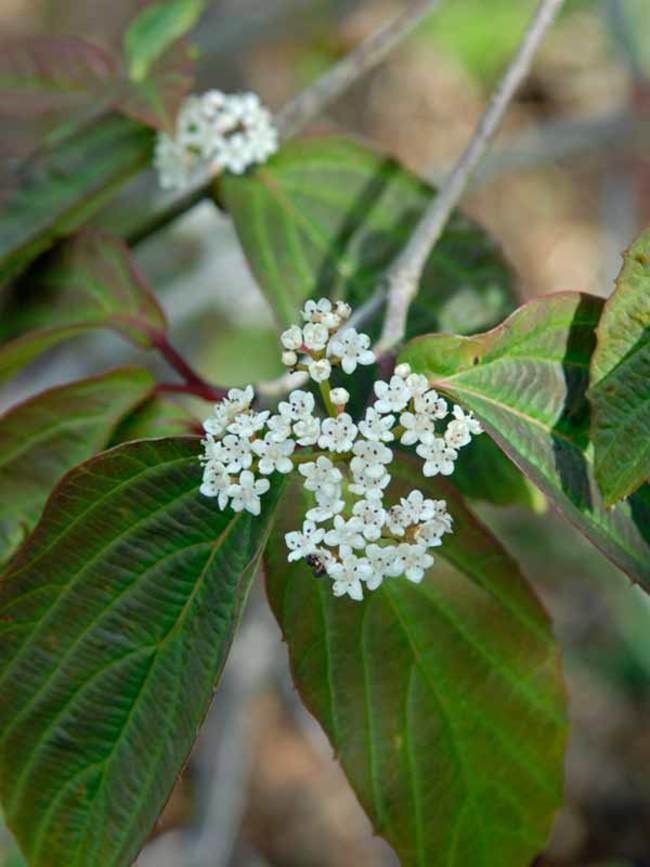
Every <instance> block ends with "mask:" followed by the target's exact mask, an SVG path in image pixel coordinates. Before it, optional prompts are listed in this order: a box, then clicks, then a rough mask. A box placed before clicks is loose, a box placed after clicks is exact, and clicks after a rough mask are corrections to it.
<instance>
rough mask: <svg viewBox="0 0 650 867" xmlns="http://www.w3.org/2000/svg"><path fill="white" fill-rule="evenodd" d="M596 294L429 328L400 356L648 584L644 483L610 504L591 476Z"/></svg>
mask: <svg viewBox="0 0 650 867" xmlns="http://www.w3.org/2000/svg"><path fill="white" fill-rule="evenodd" d="M601 313H602V300H601V299H599V298H595V297H593V296H589V295H581V294H578V293H571V292H567V293H558V294H556V295H551V296H547V297H545V298H540V299H538V300H536V301H532V302H530V303H529V304H526V305H524V306H523V307H521V308H520V309H519V310H518V311H517V312H516V313H514V314H513V315H512V316H510V317H509V318H508V319H507V320H506V321H505V322H504V323H503V324H502V325H500V326H499V327H498V328H495V329H493V330H492V331H489V332H487V333H486V334H479V335H476V336H475V337H455V336H449V335H444V334H434V335H430V336H428V337H421V338H418V339H416V340H413V341H412V342H411V343H410V344H409V345H407V347H406V349H405V350H404V352H403V353H402V355H401V356H400V359H401V360H403V361H408V362H409V363H410V364H411V365H412V366H413V369H414V370H417V371H419V372H423V373H426V374H427V375H428V376H429V378H430V379H431V381H432V383H433V384H434V385H435V386H436V388H439V389H440V390H441V391H443V392H444V393H445V394H447V395H449V396H450V397H452V398H453V399H454V400H456V401H458V402H459V403H461V404H463V405H464V406H466V407H468V408H469V409H472V410H474V412H475V413H476V414H477V416H478V417H479V418H480V419H481V421H482V422H483V424H484V425H485V428H486V429H487V431H488V433H489V434H491V436H492V437H493V438H494V439H495V440H496V442H497V443H498V445H499V446H501V448H502V449H503V450H504V451H505V452H506V454H508V455H509V456H510V457H511V458H512V460H513V461H514V462H515V463H516V464H517V465H518V466H519V467H520V469H521V470H523V472H525V473H526V475H528V476H529V477H530V478H531V479H532V480H533V482H534V483H535V484H536V485H538V486H539V487H540V488H541V490H542V491H543V492H544V493H545V494H547V495H548V497H549V498H550V499H551V500H552V501H553V502H554V503H555V504H556V505H557V506H558V508H559V509H560V511H561V512H562V513H563V514H564V515H565V516H566V517H567V518H568V519H569V520H570V521H572V522H573V523H574V524H575V525H576V526H577V527H578V528H579V529H580V530H581V531H582V532H583V533H584V534H585V535H586V536H587V537H588V538H589V539H591V541H592V542H593V543H594V544H595V545H597V546H598V547H599V548H600V549H601V550H602V551H603V553H604V554H606V555H607V556H608V557H609V558H610V559H611V560H612V561H613V562H614V563H616V565H617V566H619V567H620V568H621V569H623V570H624V571H625V572H628V573H629V574H630V575H631V576H632V577H633V578H635V579H636V580H637V581H639V582H640V583H641V584H642V585H643V586H644V587H645V588H646V589H650V489H649V487H648V486H645V487H644V488H643V489H641V490H640V491H639V492H637V493H636V494H635V495H634V496H633V497H632V498H630V500H629V501H628V502H626V503H623V504H621V505H619V506H617V507H616V508H614V509H611V510H608V509H606V508H605V506H604V505H603V502H602V498H601V495H600V492H599V490H598V486H597V484H596V482H595V479H594V474H593V454H592V448H591V445H590V442H589V429H590V425H589V404H588V402H587V399H586V390H587V385H588V378H589V360H590V358H591V354H592V352H593V349H594V344H595V340H596V327H597V325H598V321H599V319H600V315H601Z"/></svg>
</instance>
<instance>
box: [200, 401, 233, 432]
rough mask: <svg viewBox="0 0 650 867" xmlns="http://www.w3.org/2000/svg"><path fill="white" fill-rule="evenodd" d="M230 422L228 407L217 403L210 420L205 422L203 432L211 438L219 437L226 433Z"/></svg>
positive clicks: (207, 419)
mask: <svg viewBox="0 0 650 867" xmlns="http://www.w3.org/2000/svg"><path fill="white" fill-rule="evenodd" d="M228 421H229V416H228V407H227V406H226V405H225V403H223V402H222V403H217V404H216V405H215V407H214V410H213V412H212V415H211V416H210V418H206V420H205V421H204V422H203V430H204V431H205V432H206V433H207V434H210V435H211V436H215V437H218V436H220V435H221V434H222V433H223V432H224V431H225V429H226V425H227V424H228Z"/></svg>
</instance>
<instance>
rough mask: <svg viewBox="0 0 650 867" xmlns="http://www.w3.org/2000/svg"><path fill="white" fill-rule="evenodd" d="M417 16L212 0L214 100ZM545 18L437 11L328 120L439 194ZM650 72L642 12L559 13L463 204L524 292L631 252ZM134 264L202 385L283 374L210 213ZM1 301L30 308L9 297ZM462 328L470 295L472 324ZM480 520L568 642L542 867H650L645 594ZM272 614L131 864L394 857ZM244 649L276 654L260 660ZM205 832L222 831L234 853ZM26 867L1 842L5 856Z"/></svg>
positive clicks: (506, 525)
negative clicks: (305, 705)
mask: <svg viewBox="0 0 650 867" xmlns="http://www.w3.org/2000/svg"><path fill="white" fill-rule="evenodd" d="M403 5H404V3H400V2H398V0H358V2H356V0H213V2H211V3H210V5H209V8H208V10H207V11H206V13H205V14H204V15H203V17H202V18H201V21H200V24H199V26H198V28H197V29H196V30H195V31H194V33H193V41H194V43H195V44H196V45H197V47H198V51H199V57H198V85H197V89H199V90H200V89H206V88H208V87H210V86H216V87H219V88H222V89H224V90H234V89H244V88H251V89H255V90H257V91H258V92H259V93H260V94H261V96H262V98H263V99H264V100H265V101H266V102H267V103H268V104H269V105H270V106H271V107H272V108H274V109H275V108H278V107H279V106H281V105H282V104H283V102H284V101H285V100H286V99H287V98H288V97H289V96H291V95H292V94H294V93H295V92H297V91H298V90H299V89H301V88H302V87H304V86H305V85H306V84H307V83H309V82H310V81H311V80H312V79H314V78H315V77H316V76H318V74H320V73H321V72H322V71H323V70H324V69H326V68H327V67H328V66H330V65H331V64H332V63H333V62H334V61H335V60H336V59H337V58H339V57H340V56H342V55H343V54H345V53H346V52H347V51H348V50H349V49H350V48H351V47H352V46H353V45H355V44H356V43H357V42H358V41H359V40H360V39H362V38H363V37H364V36H366V35H367V34H368V33H370V32H372V31H373V30H374V29H375V28H376V27H377V26H379V25H380V24H381V23H382V21H383V20H385V19H386V18H388V17H390V16H392V15H394V14H395V12H396V11H397V10H398V9H399V8H400V7H402V6H403ZM533 6H534V0H442V2H441V5H440V8H439V10H438V11H437V12H435V13H434V14H432V16H431V17H430V19H429V20H428V21H426V22H425V23H424V24H423V25H422V26H421V27H420V28H419V29H418V31H417V32H416V33H415V34H414V35H413V36H412V37H411V38H410V39H409V40H408V41H407V42H405V43H404V44H403V46H401V48H400V49H399V50H398V51H396V52H395V53H394V54H393V55H392V56H391V58H390V59H389V60H388V61H387V62H385V63H384V64H382V65H381V66H380V67H379V68H378V69H377V70H375V71H373V72H372V73H371V74H369V75H368V76H366V77H365V78H364V79H363V80H362V81H361V82H359V83H358V84H357V85H355V86H354V87H353V88H352V90H351V91H350V92H349V94H348V95H347V96H346V97H345V98H344V99H342V100H341V101H339V102H338V103H337V104H336V105H335V106H334V107H332V109H331V110H330V111H329V112H328V113H327V115H326V116H325V117H323V118H321V119H320V120H319V121H318V123H317V124H315V125H314V130H315V131H318V132H327V131H330V132H339V133H340V132H343V133H346V134H351V135H354V136H360V137H363V138H365V139H368V140H370V141H372V142H375V143H376V144H377V145H378V146H379V147H381V148H383V149H385V150H387V151H388V152H390V153H392V154H394V155H396V156H397V157H398V158H399V159H401V160H402V161H403V162H404V163H405V164H406V165H408V166H409V167H411V168H413V169H414V170H415V171H417V172H418V173H419V174H420V175H421V176H423V177H425V178H428V179H430V180H433V181H435V180H436V179H437V178H440V177H441V176H443V175H444V171H445V169H446V167H447V166H449V164H450V163H451V162H452V161H453V160H454V158H455V157H456V155H457V154H458V153H459V151H460V149H461V148H462V146H463V145H464V143H465V142H466V140H467V138H468V136H469V134H470V133H471V130H472V128H473V126H474V124H475V123H476V120H477V118H478V116H479V114H480V111H481V109H482V107H483V105H484V102H485V99H486V98H487V96H488V95H489V93H490V88H491V87H492V86H493V85H494V82H495V80H496V79H497V77H498V75H499V73H500V72H501V71H502V70H503V68H504V66H505V64H506V63H507V61H508V58H509V56H510V55H511V53H512V51H513V50H514V48H515V46H516V45H517V43H518V40H519V39H520V37H521V34H522V31H523V28H524V26H525V23H526V21H527V19H528V17H529V15H530V12H531V9H532V8H533ZM137 7H138V3H137V0H112V2H111V3H110V4H109V3H106V2H104V0H3V2H2V4H0V26H1V27H2V29H3V31H4V33H6V34H7V35H19V34H22V33H30V34H31V33H42V34H53V33H58V34H75V35H78V36H83V37H85V38H88V39H91V40H94V41H96V42H98V43H99V44H101V45H102V46H104V47H106V48H107V49H109V50H112V51H114V52H118V51H119V50H120V46H121V38H122V33H123V31H124V28H125V25H126V23H127V22H128V21H129V19H130V18H131V17H132V15H133V14H134V11H135V10H136V9H137ZM649 76H650V9H649V6H648V0H602V2H601V0H569V2H567V3H566V5H565V8H564V11H563V14H562V16H561V18H560V20H559V22H558V24H557V26H556V27H555V28H554V30H553V31H552V32H551V33H550V35H549V36H548V38H547V40H546V41H545V43H544V45H543V47H542V50H541V52H540V54H539V56H538V58H537V60H536V62H535V66H534V70H533V73H532V75H531V76H530V77H529V80H528V82H527V84H526V86H525V87H524V88H523V89H522V91H521V92H520V94H519V95H518V98H517V100H516V101H515V103H514V104H513V105H512V107H511V109H510V112H509V114H508V117H507V120H506V123H505V125H504V129H503V131H502V133H501V134H500V135H499V138H498V140H497V143H496V145H495V147H494V149H493V151H492V153H491V154H490V155H489V156H488V158H487V159H486V161H485V163H484V165H483V167H482V168H481V171H480V172H479V176H478V178H477V180H476V182H475V184H474V186H473V188H472V190H471V191H470V194H469V195H468V196H467V197H466V200H465V203H464V209H465V210H466V211H467V212H468V213H469V214H470V215H471V216H473V217H474V218H476V219H478V220H479V221H481V222H482V223H483V224H484V225H485V226H486V227H487V228H488V229H489V231H490V232H491V234H492V235H493V236H494V237H495V238H496V240H497V241H498V243H499V244H500V245H501V246H502V248H503V250H504V252H505V254H506V256H507V257H508V258H509V260H510V261H511V262H512V264H513V267H514V269H515V271H516V274H517V294H518V298H519V299H520V300H521V301H523V300H526V299H527V298H531V297H535V296H537V295H540V294H544V293H548V292H553V291H558V290H563V289H570V290H585V291H589V292H593V293H596V294H600V295H604V296H606V295H607V294H608V293H609V292H610V291H611V289H612V285H613V279H614V277H615V274H616V272H617V271H618V268H619V264H620V252H621V251H622V250H623V249H624V248H625V246H626V245H627V244H628V243H629V242H630V241H631V239H632V238H633V237H634V236H635V235H636V234H637V232H638V230H639V229H640V228H641V227H643V226H644V225H647V224H648V223H649V222H650V156H649V154H650V147H649V145H650V84H649V83H648V77H649ZM61 123H62V118H61V117H60V116H58V115H57V114H56V113H52V114H51V115H48V116H47V117H44V118H43V117H39V118H38V119H37V120H36V119H34V118H23V119H21V120H19V121H12V122H11V123H5V124H3V136H2V138H1V140H0V165H1V175H0V186H2V187H3V188H8V187H10V186H11V185H12V184H14V183H15V182H16V178H17V171H16V170H17V167H18V166H19V165H20V161H21V160H22V159H24V158H25V157H26V156H27V155H29V154H30V153H32V152H34V150H36V149H37V148H38V147H39V146H40V145H42V143H43V141H44V140H45V139H46V137H47V136H49V135H52V134H56V131H57V130H58V129H59V128H60V125H61ZM152 184H153V178H152V175H151V173H147V174H146V175H145V176H142V177H139V178H138V179H136V180H135V181H134V182H132V183H131V184H129V185H128V187H127V188H126V189H125V190H124V191H123V192H122V193H121V194H120V196H119V199H118V201H117V203H114V204H112V205H111V207H110V210H109V212H108V213H109V214H110V218H111V220H113V221H118V222H119V220H120V219H126V217H127V216H128V215H129V214H130V213H132V212H133V209H134V208H137V207H138V203H139V202H140V201H142V198H143V192H146V190H148V189H151V188H152ZM98 219H99V221H101V219H103V218H98ZM136 257H137V260H138V263H139V265H140V266H141V267H142V269H143V271H144V272H145V274H146V275H147V276H148V278H149V280H150V282H151V283H152V284H153V285H154V286H155V288H156V290H157V292H158V293H159V297H160V299H161V302H162V304H163V305H164V307H165V309H166V311H167V313H168V315H169V318H170V320H171V322H172V325H173V339H174V341H175V343H176V344H178V345H179V347H181V348H182V349H184V350H185V351H186V352H187V354H188V355H189V356H190V357H191V359H192V360H193V362H194V363H195V364H196V365H197V367H199V369H201V371H202V372H203V373H204V374H205V375H206V376H208V378H210V379H212V380H214V381H216V382H219V383H223V384H228V385H233V384H239V383H245V382H249V381H259V380H263V379H269V378H272V377H274V376H276V375H277V374H278V373H279V372H280V365H279V360H278V353H277V350H276V332H275V329H274V325H273V320H272V316H271V313H270V311H269V309H268V307H267V305H266V303H265V302H264V300H263V298H262V296H261V294H260V293H259V291H258V290H257V288H256V286H255V284H254V281H253V278H252V277H251V275H250V273H249V271H248V269H247V268H246V265H245V263H244V259H243V256H242V254H241V252H240V250H239V248H238V245H237V242H236V240H235V236H234V232H233V230H232V227H231V225H230V223H229V221H228V219H227V218H226V217H225V216H224V215H223V214H220V213H219V212H218V211H216V210H215V208H214V206H212V205H210V204H207V203H204V204H201V205H199V206H197V207H196V208H195V209H193V210H192V211H191V212H189V213H188V214H186V215H185V216H184V217H183V218H182V219H180V220H178V221H176V222H175V223H174V224H173V225H172V226H170V227H169V228H167V229H165V230H164V231H162V232H160V233H159V234H157V235H155V236H153V237H151V238H149V239H148V240H146V241H145V242H143V243H141V244H140V245H138V247H137V248H136ZM0 300H1V301H2V302H3V303H5V304H8V305H11V304H15V303H16V298H15V297H10V295H9V294H8V293H7V292H5V294H4V296H3V297H2V298H0ZM468 316H471V311H470V310H465V308H464V307H463V304H462V296H461V298H460V300H459V301H458V310H457V311H456V318H455V321H458V320H461V321H462V319H463V317H465V318H466V317H468ZM127 361H141V362H144V363H146V364H150V363H151V362H150V359H149V357H148V356H146V357H145V355H144V353H138V351H137V350H135V349H133V348H132V347H129V346H127V345H126V343H124V342H123V341H121V340H120V339H119V338H118V337H115V336H111V335H107V334H105V333H97V334H92V335H90V336H84V337H81V338H77V339H75V340H74V341H71V342H69V343H67V344H64V345H62V346H60V347H57V348H56V349H55V350H53V351H51V352H49V353H48V354H47V355H46V356H45V357H43V358H41V359H39V361H38V362H36V363H35V364H34V365H32V366H31V367H30V368H29V370H28V371H26V372H25V374H23V375H21V376H20V377H19V378H17V379H16V380H14V381H13V382H12V383H11V385H10V386H8V387H6V388H4V390H2V391H0V408H4V407H5V406H8V405H10V404H11V403H13V402H15V401H16V400H18V399H21V398H24V397H26V396H28V395H30V394H33V393H35V392H37V391H40V390H42V389H44V388H47V387H50V386H52V385H55V384H58V383H61V382H66V381H70V380H71V379H73V378H76V377H80V376H86V375H88V374H90V373H93V372H96V371H99V370H101V369H103V368H105V367H106V366H107V364H109V365H110V366H114V365H116V364H118V363H123V362H127ZM195 408H196V409H197V410H198V411H200V412H204V411H205V405H203V404H200V403H197V404H195ZM537 506H539V504H537ZM479 512H480V514H481V516H482V517H483V519H484V520H485V521H486V522H487V523H488V524H489V525H490V526H492V527H493V528H495V529H496V530H497V531H498V533H499V534H500V537H501V538H502V539H503V540H504V542H505V543H506V544H507V546H508V547H510V548H511V550H512V551H513V553H514V554H515V555H516V556H517V557H518V558H519V559H520V561H521V562H522V564H523V566H524V570H525V571H526V572H527V574H528V575H529V576H530V578H531V579H532V580H533V582H534V584H535V586H536V588H537V589H538V592H539V593H540V595H541V596H542V598H543V600H544V602H545V604H546V605H547V606H548V609H549V611H550V613H551V615H552V617H553V620H554V623H555V628H556V632H557V635H558V638H559V640H560V642H561V643H562V646H563V648H564V653H565V663H566V676H567V684H568V692H569V698H570V707H571V715H572V721H573V736H572V741H571V746H570V750H569V754H568V758H567V786H566V805H565V807H564V809H563V811H562V812H561V813H560V815H559V816H558V818H557V822H556V826H555V831H554V834H553V837H552V840H551V842H550V844H549V848H548V852H547V853H546V854H545V855H543V856H541V858H540V859H539V861H538V864H537V865H536V867H570V865H575V867H648V865H650V773H649V768H650V625H649V624H650V604H649V601H648V598H647V596H644V595H643V594H642V593H641V592H640V591H638V590H637V589H636V588H633V587H631V586H630V585H629V584H628V582H627V579H625V578H624V577H623V575H622V574H620V573H618V572H617V571H616V570H615V569H614V567H613V566H611V565H609V564H608V563H607V561H605V559H604V558H602V557H601V556H600V555H599V554H598V553H597V552H596V551H595V549H594V548H593V547H592V546H590V545H589V544H588V543H587V542H586V541H585V540H583V539H582V537H580V536H578V534H577V533H576V532H575V531H574V530H573V529H572V528H571V527H569V526H568V525H567V524H566V523H564V522H562V521H560V519H558V518H556V516H555V515H554V514H552V513H548V512H547V513H543V514H542V513H540V511H539V508H536V511H535V512H533V511H531V510H525V509H523V508H522V509H507V510H497V509H495V508H493V507H487V506H484V505H482V506H479ZM258 603H259V600H257V602H256V601H255V600H254V604H253V605H252V607H251V612H250V613H249V617H248V619H247V622H246V624H245V628H244V629H243V630H242V635H241V637H240V639H239V645H241V647H240V648H239V651H238V647H237V646H236V647H235V652H234V654H233V656H232V659H231V661H230V662H229V665H228V669H227V673H226V677H225V680H224V684H223V687H222V689H221V691H220V693H219V696H218V699H217V701H216V703H215V707H214V710H213V713H212V715H211V717H210V719H209V721H208V724H207V726H206V729H205V731H204V732H203V734H202V737H201V739H200V742H199V744H198V746H197V749H196V750H195V753H194V755H193V758H192V760H191V761H190V763H189V765H188V768H187V770H186V773H185V774H184V776H183V778H182V779H181V780H180V781H179V784H178V786H177V787H176V789H175V791H174V793H173V795H172V798H171V800H170V802H169V805H168V807H167V809H166V811H165V813H164V814H163V816H162V817H161V821H160V823H159V827H158V828H156V830H155V832H154V834H153V835H152V840H151V841H150V843H149V845H148V846H147V848H146V850H145V851H144V852H143V854H142V856H141V858H140V859H139V861H138V863H139V864H140V865H141V867H168V865H169V867H182V865H185V864H187V865H195V867H201V865H208V864H213V865H228V864H231V865H251V867H252V865H278V867H307V865H308V867H347V865H350V867H351V865H354V867H364V865H368V867H369V865H390V864H394V860H393V856H392V855H391V853H390V852H389V851H388V848H387V847H386V846H385V845H384V844H383V843H381V841H378V840H377V839H375V838H372V837H371V835H370V830H369V825H368V822H367V820H366V819H365V817H364V816H363V814H362V812H361V810H360V808H359V807H358V805H357V804H356V802H355V800H354V796H353V795H352V794H351V793H350V791H349V788H348V787H347V784H346V783H345V781H344V779H343V777H342V774H341V773H340V771H339V770H338V769H337V767H336V766H335V764H334V763H333V761H332V758H331V751H330V750H329V747H328V746H327V745H326V744H325V743H324V739H323V736H322V735H321V734H320V732H319V730H318V729H317V728H316V726H315V724H314V723H313V722H312V721H311V720H310V719H309V718H308V717H307V716H306V714H305V712H304V711H302V710H301V708H300V705H299V702H298V701H297V700H296V699H295V697H294V695H293V693H292V690H291V687H290V684H289V680H288V674H287V670H286V660H285V653H284V649H283V648H281V647H280V643H279V636H277V635H276V634H274V641H273V647H272V649H270V650H268V649H265V648H264V647H260V642H262V643H263V641H264V640H265V639H264V637H263V636H264V635H266V634H267V632H268V629H269V626H268V621H267V620H266V617H267V615H266V614H265V613H264V606H263V605H261V604H258ZM270 628H271V629H274V627H270ZM265 630H266V631H265ZM267 650H268V653H267ZM251 654H252V656H256V655H257V656H259V655H260V654H266V655H267V656H268V659H267V660H266V662H265V664H264V665H263V666H261V667H259V668H257V669H256V668H255V666H254V665H251V662H250V659H249V657H250V656H251ZM220 822H221V824H219V823H220ZM211 829H212V831H213V832H214V831H215V829H216V830H219V829H221V832H222V836H221V838H220V840H219V841H218V843H219V845H218V846H217V845H216V843H215V842H214V836H212V837H211ZM206 853H207V854H206ZM21 863H22V861H21V859H20V857H19V855H18V854H17V853H16V851H15V849H14V848H13V847H12V844H11V841H10V838H9V836H8V834H7V833H6V832H0V865H1V867H18V865H20V864H21ZM468 867H470V865H468ZM495 867H496V865H495ZM522 867H524V865H522Z"/></svg>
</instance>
